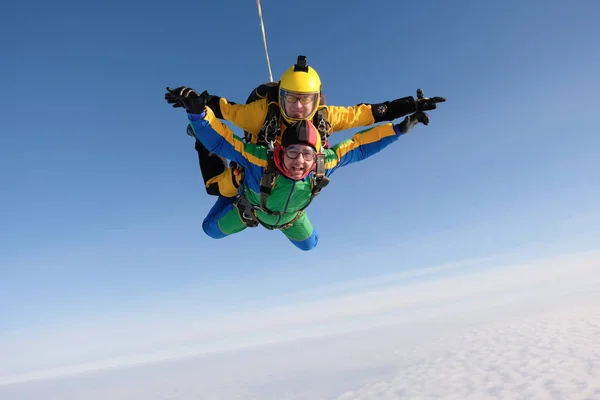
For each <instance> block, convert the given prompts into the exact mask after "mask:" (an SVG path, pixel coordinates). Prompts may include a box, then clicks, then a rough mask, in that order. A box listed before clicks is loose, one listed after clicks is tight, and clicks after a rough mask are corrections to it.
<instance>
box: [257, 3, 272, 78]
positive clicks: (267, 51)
mask: <svg viewBox="0 0 600 400" xmlns="http://www.w3.org/2000/svg"><path fill="white" fill-rule="evenodd" d="M256 6H257V7H258V17H259V18H260V28H261V29H262V37H263V43H264V45H265V55H266V56H267V66H268V67H269V79H270V81H271V82H273V74H272V73H271V61H270V60H269V50H268V49H267V36H266V35H265V24H264V22H263V17H262V10H261V8H260V0H256Z"/></svg>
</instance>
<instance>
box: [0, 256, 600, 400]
mask: <svg viewBox="0 0 600 400" xmlns="http://www.w3.org/2000/svg"><path fill="white" fill-rule="evenodd" d="M382 281H386V280H385V279H384V280H382ZM142 322H143V323H142ZM130 327H131V331H127V330H123V331H122V332H121V335H122V336H119V332H117V331H115V332H112V331H111V329H106V328H102V327H101V326H100V327H97V328H98V329H100V330H99V331H94V330H92V329H90V328H91V327H90V326H84V327H81V328H80V330H79V331H77V332H55V333H53V334H50V335H48V336H47V337H46V338H44V340H43V341H42V342H41V343H36V342H35V340H37V339H40V338H39V337H38V338H36V337H30V338H29V339H19V338H17V337H14V338H12V339H11V340H12V341H9V340H8V338H6V337H5V338H3V340H2V346H1V348H0V349H1V351H2V353H3V354H8V355H9V357H8V358H4V357H2V361H1V364H0V365H1V366H2V368H3V371H5V372H9V371H11V370H15V369H17V368H16V366H17V365H18V366H19V367H21V368H25V367H27V366H28V364H27V363H28V362H30V363H32V364H34V365H35V363H38V364H37V365H41V364H42V361H46V362H49V361H53V362H54V361H55V360H56V355H57V354H59V353H60V352H61V350H62V351H65V352H69V351H70V352H71V353H70V356H71V357H72V359H76V358H77V356H78V355H80V354H81V351H82V348H83V349H87V351H88V353H89V354H92V353H93V352H91V350H90V349H93V348H94V346H91V345H90V343H93V342H94V341H97V340H101V338H103V337H105V335H107V334H109V339H110V340H117V342H118V343H117V344H118V345H115V344H114V343H113V344H110V343H109V344H110V346H109V344H106V345H105V348H107V349H109V350H110V351H112V352H114V354H117V353H116V350H119V349H125V348H126V346H127V345H128V344H132V343H134V339H135V337H140V338H145V339H144V340H147V342H146V343H145V345H146V346H152V345H153V344H159V345H161V346H162V347H160V348H158V347H155V348H154V350H155V352H154V353H151V354H148V353H147V352H146V353H140V354H133V355H124V356H122V355H118V354H117V355H118V356H117V357H113V358H112V359H109V360H108V361H106V362H98V361H94V362H89V363H83V364H76V365H74V366H73V365H72V366H68V365H67V366H65V367H60V368H58V367H54V368H49V369H46V371H45V372H40V371H32V372H31V373H30V372H26V373H19V374H13V375H10V374H6V373H5V375H4V377H3V379H2V381H3V382H4V383H5V384H4V385H0V398H10V399H12V400H28V399H39V398H42V397H43V398H48V395H49V394H52V396H51V397H52V398H57V399H65V400H70V399H81V398H85V399H89V400H94V399H106V398H114V399H129V400H138V399H139V400H141V399H144V400H166V399H171V400H176V399H189V398H202V399H232V398H244V399H245V398H247V399H262V400H268V399H304V398H306V399H317V398H318V399H344V400H347V399H370V398H377V399H387V398H389V399H395V398H419V399H423V398H435V399H444V398H448V399H488V398H489V399H504V398H506V399H519V398H523V399H530V398H544V399H550V398H577V399H586V398H589V399H594V398H600V339H598V338H600V252H587V253H580V254H574V255H568V256H564V257H558V258H553V259H551V260H540V261H536V262H530V263H524V264H516V265H513V266H505V267H502V268H493V269H485V270H470V271H469V272H468V273H461V274H458V275H453V274H450V275H442V276H441V277H439V278H438V279H435V280H427V281H423V282H419V283H411V284H410V285H406V284H399V283H398V282H397V281H393V282H391V284H389V285H388V284H386V285H380V286H377V287H371V286H369V287H368V288H363V290H362V291H360V292H353V293H346V294H342V295H338V296H337V297H332V298H326V299H320V300H318V301H314V302H303V303H299V304H294V305H290V306H285V307H273V308H271V309H265V310H256V311H251V312H248V313H240V314H237V315H227V316H221V317H219V316H215V317H212V319H211V320H210V321H209V323H206V321H204V324H202V325H194V324H192V323H191V322H189V321H179V322H178V321H175V320H168V323H166V324H165V325H164V326H163V327H160V326H159V325H154V324H153V323H148V322H147V321H141V322H140V321H137V325H136V321H133V323H132V324H130ZM153 328H155V329H156V331H153V330H152V329H153ZM145 329H147V330H146V331H144V330H145ZM111 332H112V336H110V334H111ZM144 333H145V335H144ZM82 334H86V335H87V336H85V337H86V340H87V341H88V342H89V343H86V344H85V345H82V343H81V339H79V342H78V341H77V337H79V335H82ZM136 335H137V336H136ZM123 336H125V338H124V337H123ZM219 336H220V337H221V338H222V340H221V341H219V340H217V339H218V337H219ZM28 340H29V341H28ZM69 340H75V342H74V349H69V348H68V347H67V343H68V341H69ZM110 340H108V341H109V342H110ZM140 340H141V339H140ZM177 340H179V341H177ZM194 340H196V341H198V342H200V344H198V343H196V342H195V341H194ZM141 341H142V342H143V340H141ZM207 343H208V344H207ZM273 343H279V344H273ZM28 345H29V346H33V349H30V350H29V352H26V353H25V354H27V355H28V357H27V358H19V357H20V356H19V355H20V354H22V353H21V351H22V350H23V349H25V348H26V346H28ZM80 345H81V346H83V347H81V348H78V347H77V346H80ZM261 345H262V346H261ZM11 346H13V347H12V348H11ZM15 346H18V347H15ZM111 346H112V347H111ZM219 346H220V347H219ZM253 346H254V347H253ZM143 347H144V346H140V347H139V349H143ZM241 347H250V348H248V349H238V350H235V351H229V352H223V353H215V354H209V355H205V356H196V357H189V358H184V359H178V360H173V361H163V362H160V363H147V364H145V365H139V366H135V367H129V368H117V369H110V370H105V371H98V372H90V373H87V374H81V375H73V376H65V377H63V378H55V379H44V380H35V381H27V380H28V379H34V378H38V377H43V376H53V375H64V374H68V373H74V372H78V371H85V370H86V369H89V370H93V369H97V368H98V367H103V366H106V367H109V366H117V365H128V364H134V363H140V362H147V361H158V360H162V359H167V358H175V357H178V356H183V355H190V354H196V353H202V352H206V351H208V350H218V349H219V348H220V349H222V350H224V349H227V348H230V349H233V348H241ZM147 348H151V347H147ZM36 351H42V352H45V353H44V357H46V358H43V357H42V358H38V359H36V358H35V352H36ZM95 351H97V349H96V350H95ZM94 354H99V353H94ZM53 357H54V358H53ZM63 360H64V359H63ZM19 363H20V364H19ZM48 365H51V364H48ZM11 381H12V382H19V381H21V383H12V384H10V383H9V382H11Z"/></svg>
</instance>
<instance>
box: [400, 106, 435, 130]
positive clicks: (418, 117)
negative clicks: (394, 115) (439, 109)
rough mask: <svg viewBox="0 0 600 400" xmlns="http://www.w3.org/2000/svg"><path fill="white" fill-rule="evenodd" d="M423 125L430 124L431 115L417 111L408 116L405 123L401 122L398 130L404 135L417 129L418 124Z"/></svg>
mask: <svg viewBox="0 0 600 400" xmlns="http://www.w3.org/2000/svg"><path fill="white" fill-rule="evenodd" d="M419 122H420V123H422V124H423V125H427V124H429V115H427V114H426V113H424V112H423V111H417V112H416V113H414V114H412V115H409V116H407V117H406V118H404V121H402V122H400V123H399V124H398V125H396V126H397V127H398V130H399V131H400V133H401V134H402V135H404V134H405V133H407V132H408V131H410V130H411V129H412V128H414V127H415V125H417V124H418V123H419Z"/></svg>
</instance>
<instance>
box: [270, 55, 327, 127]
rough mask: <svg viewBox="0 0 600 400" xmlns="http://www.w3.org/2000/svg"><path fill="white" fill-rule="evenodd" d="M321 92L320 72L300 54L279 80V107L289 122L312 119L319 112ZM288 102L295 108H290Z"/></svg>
mask: <svg viewBox="0 0 600 400" xmlns="http://www.w3.org/2000/svg"><path fill="white" fill-rule="evenodd" d="M320 93H321V78H320V77H319V74H317V71H315V70H314V68H312V67H310V66H308V65H306V57H305V56H298V61H297V62H296V64H295V65H294V66H293V67H290V68H288V70H287V71H285V72H284V73H283V75H282V76H281V79H280V80H279V107H280V108H281V114H282V116H283V118H284V119H285V120H286V121H288V122H295V121H300V120H303V119H312V117H313V116H314V115H315V113H316V112H317V107H318V105H319V101H320ZM298 102H300V103H301V105H298V104H297V103H298ZM286 103H288V105H289V106H290V108H293V109H290V110H288V108H286Z"/></svg>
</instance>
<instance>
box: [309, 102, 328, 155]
mask: <svg viewBox="0 0 600 400" xmlns="http://www.w3.org/2000/svg"><path fill="white" fill-rule="evenodd" d="M313 124H314V125H315V126H316V127H317V130H318V131H319V133H320V134H321V145H322V146H323V147H324V148H327V147H329V146H328V140H329V136H330V135H331V123H329V121H328V120H327V108H325V107H319V108H318V109H317V112H316V114H315V116H314V117H313Z"/></svg>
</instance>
